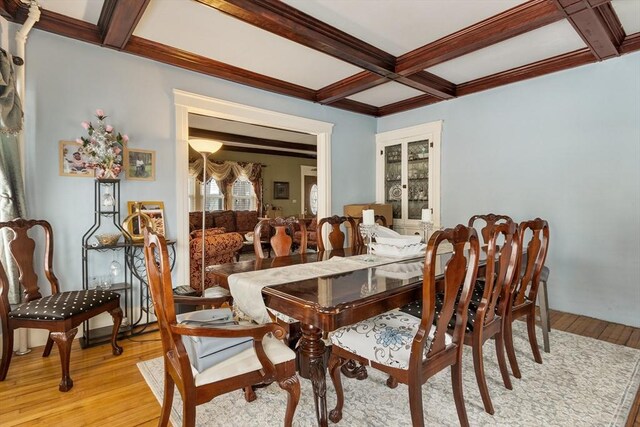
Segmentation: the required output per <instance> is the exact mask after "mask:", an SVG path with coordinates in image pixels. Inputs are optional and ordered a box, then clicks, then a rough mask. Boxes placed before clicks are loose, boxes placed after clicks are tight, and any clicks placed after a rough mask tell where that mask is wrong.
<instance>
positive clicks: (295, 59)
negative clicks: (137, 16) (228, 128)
mask: <svg viewBox="0 0 640 427" xmlns="http://www.w3.org/2000/svg"><path fill="white" fill-rule="evenodd" d="M168 29H170V31H168ZM134 34H135V35H136V36H140V37H144V38H146V39H149V40H153V41H157V42H159V43H163V44H166V45H169V46H173V47H176V48H178V49H182V50H186V51H189V52H192V53H196V54H199V55H203V56H207V57H210V58H213V59H215V60H217V61H221V62H225V63H227V64H230V65H234V66H236V67H240V68H244V69H247V70H250V71H254V72H257V73H260V74H264V75H267V76H270V77H275V78H277V79H281V80H286V81H289V82H292V83H295V84H298V85H301V86H305V87H308V88H311V89H320V88H322V87H324V86H327V85H329V84H331V83H334V82H335V81H337V80H341V79H343V78H346V77H349V76H351V75H353V74H356V73H359V72H361V71H362V69H360V68H358V67H355V66H352V65H349V64H347V63H345V62H342V61H340V60H338V59H335V58H333V57H331V56H328V55H325V54H323V53H320V52H317V51H315V50H313V49H309V48H307V47H304V46H301V45H299V44H297V43H292V42H290V41H287V40H286V39H284V38H282V37H279V36H277V35H275V34H272V33H270V32H267V31H264V30H261V29H259V28H257V27H254V26H252V25H249V24H246V23H244V22H242V21H239V20H237V19H235V18H232V17H230V16H228V15H225V14H223V13H221V12H218V11H217V10H215V9H213V8H211V7H208V6H206V5H203V4H201V3H198V2H195V1H182V0H181V1H175V0H152V1H151V3H150V4H149V6H148V8H147V11H146V12H145V14H144V15H143V17H142V19H141V20H140V23H139V24H138V26H137V27H136V30H135V32H134Z"/></svg>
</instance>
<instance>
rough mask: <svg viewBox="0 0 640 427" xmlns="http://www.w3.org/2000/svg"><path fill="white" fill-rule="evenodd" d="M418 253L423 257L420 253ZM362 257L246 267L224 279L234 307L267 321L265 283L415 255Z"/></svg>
mask: <svg viewBox="0 0 640 427" xmlns="http://www.w3.org/2000/svg"><path fill="white" fill-rule="evenodd" d="M419 256H421V257H424V255H419ZM366 257H367V255H357V256H353V257H348V258H342V257H333V258H331V259H329V260H326V261H318V262H310V263H305V264H296V265H289V266H286V267H277V268H269V269H266V270H256V271H248V272H245V273H236V274H232V275H230V276H229V277H228V279H227V280H228V283H229V289H230V290H231V296H233V301H234V303H235V304H236V305H237V306H238V308H239V309H240V310H241V311H242V312H243V313H245V314H246V315H248V316H249V317H251V318H252V319H253V320H255V321H256V322H258V323H268V322H270V321H271V318H270V317H269V314H268V312H267V307H266V306H265V304H264V300H263V299H262V288H264V287H265V286H274V285H281V284H284V283H290V282H298V281H301V280H308V279H316V278H319V277H326V276H332V275H335V274H342V273H347V272H350V271H356V270H361V269H363V268H371V267H377V266H380V265H385V264H391V263H396V262H400V261H403V260H406V259H412V258H415V257H416V256H412V257H407V258H405V259H399V258H387V257H381V256H376V257H375V260H374V261H372V262H370V261H364V259H365V258H366Z"/></svg>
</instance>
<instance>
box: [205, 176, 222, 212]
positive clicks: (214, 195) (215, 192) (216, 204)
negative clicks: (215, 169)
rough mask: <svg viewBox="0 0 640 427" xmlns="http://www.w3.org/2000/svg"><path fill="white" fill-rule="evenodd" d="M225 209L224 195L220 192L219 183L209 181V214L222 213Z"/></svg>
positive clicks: (213, 180)
mask: <svg viewBox="0 0 640 427" xmlns="http://www.w3.org/2000/svg"><path fill="white" fill-rule="evenodd" d="M223 209H224V195H223V194H222V191H220V187H219V186H218V181H216V180H215V179H211V180H209V182H208V183H207V212H208V211H220V210H223Z"/></svg>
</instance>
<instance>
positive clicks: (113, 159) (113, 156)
mask: <svg viewBox="0 0 640 427" xmlns="http://www.w3.org/2000/svg"><path fill="white" fill-rule="evenodd" d="M96 118H97V119H98V123H97V124H96V125H95V126H94V125H93V124H92V123H91V122H87V121H84V122H82V127H83V128H85V129H86V130H87V133H88V134H89V137H88V138H87V137H80V138H78V139H77V141H78V142H80V143H82V148H81V149H80V150H79V151H80V152H81V154H82V155H83V156H84V158H85V159H86V161H87V163H86V168H87V169H95V171H96V178H117V177H118V175H119V174H120V172H121V171H122V155H123V150H124V145H125V144H126V143H127V141H129V137H128V136H127V135H121V134H120V133H115V132H114V130H113V126H111V125H107V124H105V119H106V118H107V116H106V115H105V114H104V111H102V110H100V109H98V110H96Z"/></svg>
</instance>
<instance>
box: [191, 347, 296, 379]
mask: <svg viewBox="0 0 640 427" xmlns="http://www.w3.org/2000/svg"><path fill="white" fill-rule="evenodd" d="M203 339H206V340H220V339H227V338H203ZM262 348H264V352H265V353H266V355H267V357H268V358H269V360H270V361H271V363H273V364H274V365H277V364H280V363H284V362H288V361H290V360H295V358H296V353H295V352H294V351H293V350H291V349H290V348H289V347H287V345H286V344H284V343H283V342H282V341H280V340H277V339H275V338H273V337H270V336H266V337H265V338H264V339H263V340H262ZM191 368H192V369H191V370H192V373H193V379H194V381H195V385H196V386H201V385H204V384H209V383H213V382H216V381H220V380H224V379H227V378H232V377H236V376H239V375H243V374H247V373H249V372H252V371H258V370H260V369H262V365H261V364H260V361H259V360H258V356H257V354H256V351H255V349H254V348H253V340H249V345H248V346H247V347H246V348H244V347H243V350H242V351H240V352H239V353H237V354H235V355H234V356H232V357H228V358H226V359H224V360H222V361H220V362H219V363H216V364H214V365H213V366H211V367H209V368H207V369H205V370H203V371H201V372H198V371H197V370H196V369H195V367H194V366H193V364H192V365H191Z"/></svg>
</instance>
